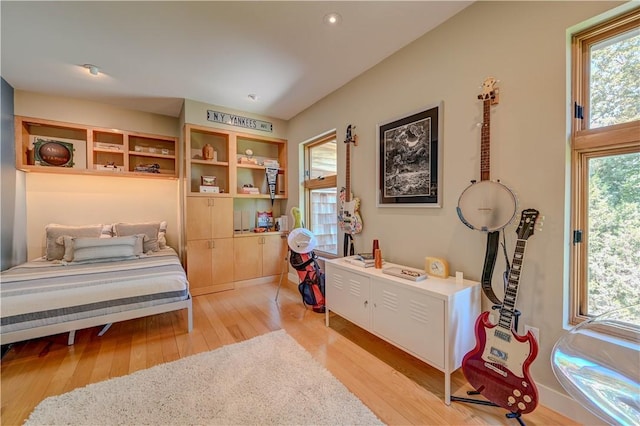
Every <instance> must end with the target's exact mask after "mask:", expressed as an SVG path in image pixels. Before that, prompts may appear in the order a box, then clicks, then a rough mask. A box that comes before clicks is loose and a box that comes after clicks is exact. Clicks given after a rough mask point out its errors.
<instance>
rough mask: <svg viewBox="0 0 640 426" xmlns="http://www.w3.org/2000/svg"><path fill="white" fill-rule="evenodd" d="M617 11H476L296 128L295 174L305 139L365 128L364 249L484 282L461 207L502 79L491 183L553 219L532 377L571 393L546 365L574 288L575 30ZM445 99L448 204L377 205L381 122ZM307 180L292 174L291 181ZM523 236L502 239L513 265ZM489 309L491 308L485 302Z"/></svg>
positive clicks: (313, 110) (532, 308) (293, 124)
mask: <svg viewBox="0 0 640 426" xmlns="http://www.w3.org/2000/svg"><path fill="white" fill-rule="evenodd" d="M619 4H620V3H615V2H485V1H482V2H476V3H474V4H473V5H471V6H470V7H468V8H466V9H465V10H463V11H462V12H460V13H459V14H458V15H456V16H454V17H453V18H452V19H450V20H449V21H447V22H445V23H444V24H442V25H441V26H440V27H438V28H437V29H435V30H434V31H432V32H430V33H428V34H426V35H425V36H423V37H422V38H420V39H418V40H416V41H415V42H414V43H412V44H411V45H409V46H408V47H406V48H404V49H402V50H400V51H398V52H396V53H395V54H393V55H392V56H390V57H389V58H387V59H386V60H384V61H383V62H381V63H380V64H378V65H377V66H375V67H374V68H372V69H370V70H369V71H367V72H366V73H364V74H363V75H361V76H360V77H358V78H356V79H354V80H352V81H351V82H350V83H348V84H347V85H345V86H343V87H342V88H341V89H339V90H337V91H336V92H334V93H332V94H331V95H329V96H327V97H326V98H325V99H323V100H321V101H320V102H318V103H316V104H315V105H313V106H312V107H310V108H309V109H307V110H306V111H304V112H302V113H301V114H299V115H298V116H296V117H294V118H293V119H292V120H291V121H290V123H289V147H290V152H289V164H291V165H292V166H295V165H296V164H297V159H298V152H299V151H298V146H297V144H299V143H300V142H302V141H304V140H307V139H309V138H310V137H312V136H314V135H317V134H319V133H322V132H324V131H326V130H328V129H331V128H337V129H339V130H338V132H339V138H340V137H342V138H344V133H343V132H344V129H346V126H347V124H353V125H356V126H357V129H356V133H357V134H358V136H359V145H358V147H355V148H352V151H351V167H352V170H351V178H352V179H351V187H352V190H353V192H354V194H355V195H356V196H358V197H360V199H361V201H362V205H361V215H362V219H363V222H364V231H363V233H362V234H360V235H357V236H356V237H355V244H356V250H357V251H368V250H370V247H371V243H372V240H373V239H374V238H377V239H379V241H380V246H381V250H382V253H383V255H384V257H385V258H386V259H388V260H390V261H392V262H396V263H401V264H405V265H409V266H413V267H423V266H424V257H425V256H427V255H436V256H444V257H445V258H447V259H448V260H449V262H450V265H451V270H452V273H454V272H455V271H462V272H464V275H465V277H468V278H471V279H475V280H479V279H480V276H481V273H482V267H483V260H484V255H485V245H486V235H485V234H482V233H480V232H478V231H472V230H470V229H468V228H467V227H466V226H465V225H463V224H462V223H461V221H460V220H459V219H458V217H457V214H456V206H457V202H458V197H459V196H460V194H461V193H462V192H463V190H464V189H465V188H466V187H467V186H468V185H469V182H470V180H472V179H478V180H479V178H480V130H479V128H478V127H477V126H476V124H477V123H478V122H480V121H482V103H481V102H480V101H478V100H477V95H478V94H479V93H481V88H480V85H481V84H482V82H483V80H484V79H485V78H486V77H489V76H493V77H496V78H498V79H499V80H500V82H499V84H498V87H499V88H500V103H499V105H497V106H496V107H495V108H493V111H492V115H491V124H492V126H491V177H492V179H500V180H501V181H502V182H503V183H505V184H506V185H508V186H509V187H510V188H512V189H513V190H514V191H515V192H516V193H517V195H518V198H519V209H524V208H536V209H538V210H540V212H541V213H542V214H543V215H545V217H546V218H545V221H544V228H543V231H542V232H536V233H535V235H534V236H532V237H531V238H529V240H528V245H527V253H526V259H525V261H524V268H523V269H524V270H523V273H522V277H521V285H520V291H519V297H518V305H517V307H518V308H519V309H520V310H521V311H522V318H521V326H523V325H524V324H530V325H533V326H534V327H538V328H539V329H540V339H541V341H540V344H541V347H540V352H539V355H538V357H537V360H536V361H535V362H534V364H533V366H532V374H533V376H534V379H535V380H536V382H538V383H539V384H541V385H543V386H547V387H549V388H551V389H553V390H558V391H562V388H561V386H560V385H559V383H558V382H557V381H556V379H555V377H554V375H553V372H552V370H551V366H550V362H549V357H550V353H551V350H552V348H553V344H554V342H555V341H556V340H557V339H558V338H559V337H560V336H561V335H562V333H563V324H564V316H563V306H564V305H563V302H564V301H563V291H564V290H563V289H565V288H566V285H567V283H566V282H565V280H564V278H565V276H566V275H565V265H566V264H567V263H566V259H565V257H564V253H565V248H566V247H567V244H568V235H569V229H567V228H566V227H565V223H566V222H565V219H566V218H567V216H568V213H569V211H568V209H567V206H566V200H567V188H566V182H567V180H568V177H567V176H568V175H567V166H568V157H567V147H568V134H569V133H568V124H567V123H568V120H567V117H568V111H569V106H570V101H569V99H568V93H569V85H568V72H569V68H568V65H567V58H568V43H567V40H568V38H567V30H568V29H569V28H570V27H572V26H574V25H577V24H580V23H581V22H583V21H585V20H587V19H588V18H590V17H593V16H596V15H598V14H600V13H602V12H605V11H607V10H609V9H612V8H614V7H616V6H618V5H619ZM345 24H347V23H345ZM439 101H443V102H444V132H443V136H444V140H443V144H444V145H443V147H444V164H443V165H442V167H443V168H444V181H443V207H442V208H441V209H413V208H376V191H377V182H376V175H375V163H376V146H377V145H376V144H377V142H376V124H378V123H383V122H387V121H389V120H390V119H393V118H397V117H400V116H405V115H407V114H408V113H410V112H415V111H417V110H420V109H421V108H423V107H424V106H427V105H431V104H434V103H437V102H439ZM339 145H340V146H339V151H338V156H339V167H340V168H341V169H340V172H339V176H340V177H341V178H342V179H344V167H345V165H344V163H345V158H344V156H345V148H344V144H339ZM298 173H299V171H296V170H291V176H298ZM343 182H344V181H343ZM343 182H342V183H343ZM289 189H290V199H289V202H290V203H292V204H295V203H296V202H297V200H298V189H299V187H298V185H297V182H295V181H293V180H291V181H290V185H289ZM518 218H519V214H518ZM514 231H515V227H510V228H507V229H506V231H505V235H506V236H507V247H508V252H509V256H510V257H511V256H512V255H513V249H514V243H515V232H514ZM504 264H505V263H504V260H503V259H502V255H500V258H499V259H498V264H497V266H496V272H495V274H494V283H493V287H494V289H495V290H496V292H497V293H499V294H501V291H500V290H501V288H502V282H501V279H500V275H501V273H502V271H503V270H504ZM427 285H428V282H427ZM484 307H485V308H487V309H488V308H489V304H488V302H487V301H486V300H485V306H484Z"/></svg>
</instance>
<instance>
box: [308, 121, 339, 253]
mask: <svg viewBox="0 0 640 426" xmlns="http://www.w3.org/2000/svg"><path fill="white" fill-rule="evenodd" d="M304 154H305V155H304V170H305V172H304V175H305V178H304V189H305V190H304V205H305V222H306V224H307V228H308V229H309V230H310V231H311V232H313V234H314V235H315V236H316V238H317V239H318V246H317V247H316V249H315V250H316V251H318V252H324V253H328V254H333V255H337V254H338V209H337V206H338V203H337V202H338V191H337V187H336V185H337V178H336V175H337V157H336V134H335V132H332V133H331V134H329V135H325V136H323V137H320V138H316V139H315V140H313V141H311V142H309V143H307V144H306V145H305V147H304Z"/></svg>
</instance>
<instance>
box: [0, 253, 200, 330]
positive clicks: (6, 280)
mask: <svg viewBox="0 0 640 426" xmlns="http://www.w3.org/2000/svg"><path fill="white" fill-rule="evenodd" d="M189 298H190V295H189V285H188V282H187V277H186V274H185V272H184V269H183V268H182V265H181V264H180V260H179V259H178V256H177V254H176V252H175V251H174V250H173V249H171V248H166V249H163V250H161V251H159V252H155V253H153V254H151V255H149V256H147V257H143V258H140V259H134V260H124V261H117V262H100V263H90V264H63V263H60V262H57V263H56V262H55V261H53V262H52V261H46V260H42V259H39V260H35V261H30V262H27V263H24V264H22V265H19V266H16V267H14V268H11V269H8V270H6V271H4V272H2V273H1V274H0V315H1V323H0V334H5V333H10V332H16V331H20V330H27V329H32V328H36V327H42V326H47V325H51V324H58V323H63V322H67V321H74V320H81V319H84V318H92V317H100V316H104V315H107V314H113V313H118V312H124V311H130V310H135V309H140V308H147V307H151V306H156V305H161V304H167V303H172V302H177V301H183V300H187V299H189Z"/></svg>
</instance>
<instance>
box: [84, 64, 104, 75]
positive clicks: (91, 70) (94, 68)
mask: <svg viewBox="0 0 640 426" xmlns="http://www.w3.org/2000/svg"><path fill="white" fill-rule="evenodd" d="M83 67H85V68H86V69H88V70H89V74H91V75H98V73H99V72H100V68H98V67H97V66H95V65H91V64H84V65H83Z"/></svg>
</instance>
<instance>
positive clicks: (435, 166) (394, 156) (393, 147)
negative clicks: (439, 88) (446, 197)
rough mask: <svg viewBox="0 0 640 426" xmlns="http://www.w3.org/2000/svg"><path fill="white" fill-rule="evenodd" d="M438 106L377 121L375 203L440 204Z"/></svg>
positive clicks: (440, 159)
mask: <svg viewBox="0 0 640 426" xmlns="http://www.w3.org/2000/svg"><path fill="white" fill-rule="evenodd" d="M442 109H443V103H442V102H440V103H438V104H436V105H433V106H429V107H426V108H424V109H422V110H420V111H418V112H415V113H411V114H408V115H406V116H403V117H401V118H397V119H393V120H390V121H387V122H385V123H381V124H378V126H377V132H376V133H377V139H378V155H377V156H376V159H377V161H376V175H377V179H378V198H377V200H376V205H377V206H378V207H434V208H439V207H442V142H443V140H442V128H443V124H442Z"/></svg>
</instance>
